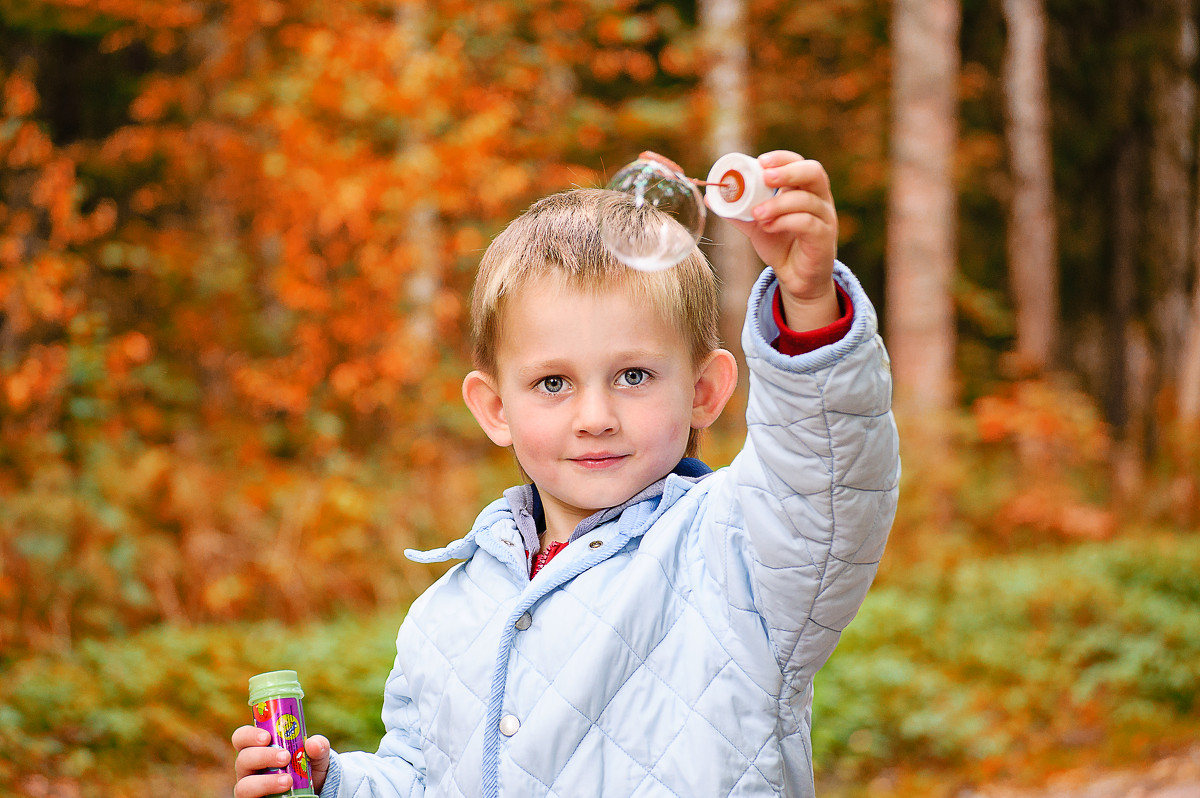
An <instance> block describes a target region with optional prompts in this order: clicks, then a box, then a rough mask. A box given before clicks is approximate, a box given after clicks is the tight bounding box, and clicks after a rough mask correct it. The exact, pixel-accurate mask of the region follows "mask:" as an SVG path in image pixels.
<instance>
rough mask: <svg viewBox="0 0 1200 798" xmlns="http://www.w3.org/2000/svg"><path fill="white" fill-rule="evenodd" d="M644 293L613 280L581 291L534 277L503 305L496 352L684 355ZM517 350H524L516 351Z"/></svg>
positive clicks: (680, 339) (664, 319)
mask: <svg viewBox="0 0 1200 798" xmlns="http://www.w3.org/2000/svg"><path fill="white" fill-rule="evenodd" d="M643 293H644V292H641V291H638V290H637V289H636V287H634V286H632V285H629V284H625V283H621V282H618V281H614V282H612V283H610V284H604V285H593V286H586V287H584V286H574V285H570V284H568V283H567V282H566V281H565V280H561V279H554V278H539V279H538V280H536V281H534V282H532V283H530V284H527V285H525V286H524V287H522V289H521V290H519V291H516V292H514V293H513V295H511V296H510V297H508V299H507V301H506V302H505V303H504V305H503V308H502V311H501V319H500V340H499V344H500V345H499V354H500V355H501V357H504V355H506V354H507V355H509V356H510V357H511V356H512V355H519V356H524V355H533V354H541V355H547V356H548V355H551V354H560V353H561V354H562V355H570V354H572V353H575V352H578V353H581V354H585V355H587V356H590V357H596V356H600V355H602V354H604V353H608V352H619V351H622V350H635V349H641V350H646V351H649V350H651V349H653V350H656V351H659V352H661V353H662V354H664V355H668V354H669V355H674V354H676V353H677V352H683V353H686V351H687V346H686V344H685V342H684V340H683V337H682V336H681V335H680V333H679V330H678V329H677V328H676V326H675V325H674V324H673V323H672V321H671V320H670V319H669V318H668V315H667V314H666V313H664V312H663V311H662V310H661V309H660V308H659V307H658V304H657V303H655V302H653V301H651V300H650V298H649V297H647V296H644V295H643ZM518 347H519V348H520V349H522V350H524V351H520V352H518V351H516V350H517V348H518ZM530 350H536V352H533V351H530Z"/></svg>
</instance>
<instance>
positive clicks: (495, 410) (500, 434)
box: [462, 371, 512, 446]
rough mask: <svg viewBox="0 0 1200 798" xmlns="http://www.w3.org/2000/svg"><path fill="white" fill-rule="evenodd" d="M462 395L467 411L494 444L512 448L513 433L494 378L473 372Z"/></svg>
mask: <svg viewBox="0 0 1200 798" xmlns="http://www.w3.org/2000/svg"><path fill="white" fill-rule="evenodd" d="M462 393H463V401H465V402H466V403H467V409H468V410H470V411H471V415H473V416H475V420H476V421H477V422H478V423H479V426H480V427H482V428H483V431H484V432H485V433H487V436H488V437H489V438H491V440H492V443H494V444H496V445H497V446H512V433H510V432H509V429H508V421H507V420H505V417H504V402H503V400H501V398H500V391H499V390H498V389H497V388H496V385H495V383H494V382H493V381H492V378H491V377H489V376H488V375H487V374H484V373H483V372H482V371H472V372H471V373H470V374H468V375H467V376H466V377H465V378H464V379H463V386H462Z"/></svg>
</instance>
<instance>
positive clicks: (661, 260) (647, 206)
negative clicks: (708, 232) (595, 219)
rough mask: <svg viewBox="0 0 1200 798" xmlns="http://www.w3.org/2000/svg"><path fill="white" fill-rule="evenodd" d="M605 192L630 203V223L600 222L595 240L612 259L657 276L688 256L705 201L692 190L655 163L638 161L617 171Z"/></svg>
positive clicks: (699, 229)
mask: <svg viewBox="0 0 1200 798" xmlns="http://www.w3.org/2000/svg"><path fill="white" fill-rule="evenodd" d="M608 188H610V189H612V190H613V191H620V192H623V193H625V194H628V195H630V196H631V197H632V198H633V205H634V208H635V209H636V213H635V219H634V224H632V225H626V224H619V225H618V224H617V223H616V222H615V220H613V219H610V218H608V217H605V218H604V219H602V220H601V222H600V237H601V239H603V241H604V245H605V246H606V247H608V249H609V251H610V252H612V254H613V255H614V256H615V257H616V258H617V260H619V261H621V262H622V263H624V264H625V265H626V266H630V267H632V268H634V269H641V270H642V271H657V270H659V269H666V268H668V267H671V266H674V265H675V264H676V263H679V261H681V260H683V259H684V258H686V257H687V256H688V253H690V252H691V251H692V248H693V247H695V246H696V242H698V241H699V240H700V234H701V233H702V232H704V216H705V211H704V201H703V200H702V199H701V197H700V191H699V189H697V188H696V185H695V184H694V183H693V182H692V181H691V180H689V179H688V178H687V176H686V175H683V174H681V173H679V172H676V171H675V170H674V169H672V168H671V167H669V166H667V165H666V164H664V163H660V162H659V161H654V160H650V159H647V158H639V159H638V160H636V161H634V162H633V163H631V164H629V165H628V166H626V167H624V168H622V169H621V170H620V171H619V172H617V173H616V174H615V175H614V176H613V179H612V180H611V181H609V184H608Z"/></svg>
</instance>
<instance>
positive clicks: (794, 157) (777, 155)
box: [758, 150, 804, 169]
mask: <svg viewBox="0 0 1200 798" xmlns="http://www.w3.org/2000/svg"><path fill="white" fill-rule="evenodd" d="M803 160H804V156H802V155H800V154H799V153H795V152H792V151H791V150H771V151H770V152H764V153H763V154H762V155H760V156H758V163H759V165H760V166H762V168H764V169H770V168H771V167H773V166H783V165H784V164H786V163H792V162H793V161H803Z"/></svg>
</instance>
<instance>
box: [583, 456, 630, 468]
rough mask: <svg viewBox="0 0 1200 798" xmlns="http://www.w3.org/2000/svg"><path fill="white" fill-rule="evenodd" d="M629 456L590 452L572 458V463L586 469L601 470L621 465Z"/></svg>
mask: <svg viewBox="0 0 1200 798" xmlns="http://www.w3.org/2000/svg"><path fill="white" fill-rule="evenodd" d="M628 456H629V455H626V454H609V453H607V452H596V453H592V452H588V453H587V454H584V455H581V456H580V457H572V458H571V462H572V463H575V464H576V465H579V466H582V467H584V468H588V469H595V470H599V469H604V468H612V467H613V466H617V465H620V464H621V463H623V462H624V461H625V458H627V457H628Z"/></svg>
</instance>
